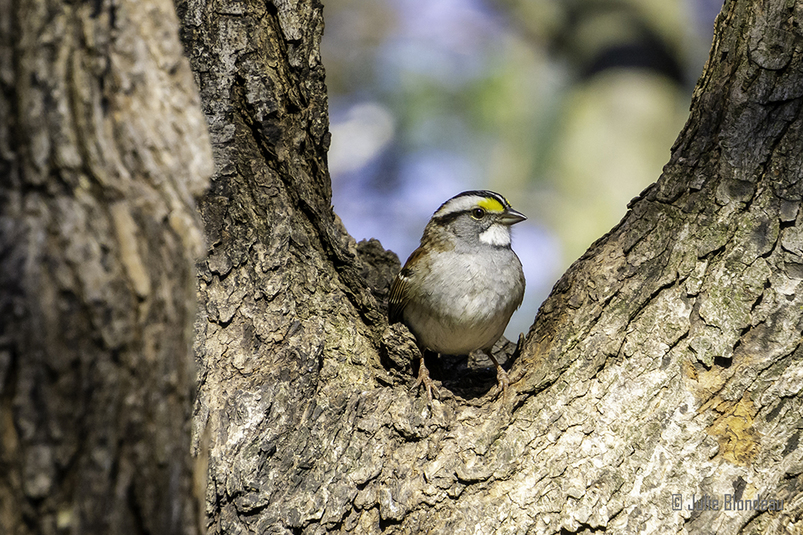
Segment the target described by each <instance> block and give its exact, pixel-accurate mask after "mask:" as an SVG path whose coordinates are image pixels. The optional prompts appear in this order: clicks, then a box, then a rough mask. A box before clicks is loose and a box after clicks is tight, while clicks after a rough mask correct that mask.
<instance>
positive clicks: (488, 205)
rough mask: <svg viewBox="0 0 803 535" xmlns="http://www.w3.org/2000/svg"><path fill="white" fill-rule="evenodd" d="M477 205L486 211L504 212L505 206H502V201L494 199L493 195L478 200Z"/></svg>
mask: <svg viewBox="0 0 803 535" xmlns="http://www.w3.org/2000/svg"><path fill="white" fill-rule="evenodd" d="M477 206H479V207H480V208H485V211H486V212H504V211H505V207H504V206H502V203H500V202H499V201H497V200H496V199H494V198H493V197H485V198H484V199H482V200H481V201H480V202H478V203H477Z"/></svg>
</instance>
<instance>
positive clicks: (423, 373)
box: [413, 357, 440, 401]
mask: <svg viewBox="0 0 803 535" xmlns="http://www.w3.org/2000/svg"><path fill="white" fill-rule="evenodd" d="M421 385H424V387H425V388H426V389H427V398H429V400H430V401H432V392H433V391H434V392H435V397H436V398H440V393H439V392H438V387H436V386H435V382H434V381H433V380H432V378H430V376H429V370H428V369H427V367H426V365H425V364H424V357H421V361H420V364H419V366H418V379H416V381H415V384H414V385H413V390H415V389H417V388H418V387H419V386H421Z"/></svg>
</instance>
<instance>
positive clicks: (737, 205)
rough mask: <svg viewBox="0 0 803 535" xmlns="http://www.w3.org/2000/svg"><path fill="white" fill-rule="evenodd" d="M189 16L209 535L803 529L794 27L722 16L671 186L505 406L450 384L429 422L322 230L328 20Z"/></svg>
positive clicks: (768, 13) (521, 373)
mask: <svg viewBox="0 0 803 535" xmlns="http://www.w3.org/2000/svg"><path fill="white" fill-rule="evenodd" d="M178 6H179V14H180V18H181V19H182V25H183V32H184V38H185V44H186V46H187V49H188V53H189V55H190V57H191V63H192V66H193V69H194V71H195V73H196V78H197V80H198V82H199V85H200V89H201V96H202V101H203V106H204V110H205V112H206V115H207V120H208V122H209V124H210V128H211V133H212V139H213V145H214V147H215V151H216V161H217V164H218V173H217V175H216V176H215V177H214V183H213V188H212V190H211V192H210V194H209V195H207V197H206V198H205V199H204V202H203V203H202V207H201V208H202V217H203V219H204V223H205V226H206V235H207V240H208V244H209V245H210V253H209V257H208V259H207V260H206V261H205V262H203V265H202V266H201V272H200V280H199V296H200V301H201V307H202V313H201V315H200V316H199V318H198V321H197V340H196V351H197V358H198V363H199V367H200V385H199V396H198V400H197V405H196V415H195V422H194V424H195V439H194V440H195V444H196V446H199V445H200V446H202V445H203V444H206V443H208V445H209V455H210V457H209V480H208V482H209V487H208V493H207V508H208V509H207V510H208V514H209V518H208V523H209V531H210V533H335V532H339V533H380V532H384V533H419V532H421V533H423V532H427V533H495V532H498V533H559V532H562V531H563V532H576V533H587V532H591V531H609V532H611V533H629V532H647V533H652V532H678V533H704V532H706V533H707V532H714V531H716V532H717V533H740V532H742V533H758V532H763V533H785V532H794V531H796V530H797V531H800V530H801V529H803V522H802V521H801V515H803V492H801V489H803V479H801V478H802V477H803V476H801V472H803V462H801V453H800V449H799V448H798V442H799V440H800V436H801V432H802V431H801V428H803V419H801V416H800V414H801V413H800V410H801V396H803V394H801V386H803V347H801V330H802V328H803V292H801V291H799V290H800V284H801V280H803V210H800V206H801V199H802V198H803V168H802V163H801V154H803V137H802V136H801V128H803V116H801V103H803V40H802V39H801V22H803V4H801V3H800V2H786V1H780V0H753V1H746V0H736V1H729V2H727V3H726V4H725V6H724V8H723V12H722V14H721V15H720V17H719V19H718V21H717V26H716V37H715V42H714V44H713V47H712V49H711V55H710V59H709V62H708V64H707V66H706V69H705V72H704V74H703V76H702V78H701V79H700V81H699V83H698V85H697V87H696V89H695V92H694V98H693V102H692V107H691V115H690V119H689V121H688V123H687V125H686V127H685V128H684V129H683V131H682V132H681V133H680V136H679V138H678V140H677V142H676V143H675V145H674V147H673V148H672V153H671V159H670V161H669V163H668V164H667V166H666V167H665V169H664V173H663V174H662V176H661V177H660V179H659V180H658V181H657V182H656V183H655V184H654V185H653V186H651V187H650V188H648V189H647V190H645V191H644V192H643V193H642V194H641V196H640V197H639V198H637V199H635V200H634V201H633V202H632V204H631V205H630V210H629V211H628V213H627V214H626V216H625V217H624V219H623V220H622V222H621V223H620V224H619V225H618V226H617V227H616V228H614V229H613V230H612V231H611V232H610V233H609V234H608V235H606V236H605V237H603V238H601V239H600V240H599V241H598V242H597V243H595V244H594V245H593V246H592V247H591V248H590V249H589V251H588V252H587V253H586V254H585V255H584V256H583V257H582V258H580V259H579V260H578V261H577V262H576V263H575V264H574V265H573V266H572V267H571V268H570V269H569V270H568V272H567V273H566V274H565V275H564V276H563V277H562V278H561V279H560V281H559V282H558V283H557V284H556V286H555V288H554V290H553V292H552V295H551V296H550V297H549V298H548V299H547V301H546V302H545V303H544V305H543V306H542V308H541V311H540V313H539V315H538V317H537V318H536V320H535V324H534V325H533V327H532V329H531V330H530V332H529V333H528V335H527V336H526V339H524V340H523V341H522V342H521V343H520V344H519V346H518V350H517V353H516V354H515V355H514V359H513V360H514V363H513V365H512V375H513V376H518V381H517V382H516V383H515V384H514V386H513V391H514V396H513V400H512V401H510V402H505V401H503V400H501V399H491V398H490V396H484V395H483V393H484V392H485V391H487V390H488V389H489V388H490V387H491V386H492V384H493V374H492V372H491V373H486V374H483V373H481V372H482V370H473V371H469V372H468V373H466V364H465V362H464V361H459V360H458V361H454V362H456V363H454V362H453V363H452V364H449V366H451V369H444V370H442V371H441V374H442V378H443V379H444V382H445V388H443V389H442V392H443V394H444V396H443V397H442V399H441V400H440V401H434V402H433V403H432V404H431V406H429V405H428V404H427V402H426V399H425V396H421V395H420V394H419V393H417V392H413V391H411V390H410V389H409V387H410V385H411V383H412V377H411V374H410V370H409V368H410V365H409V362H410V361H411V360H412V359H413V357H414V354H415V348H414V345H413V344H412V342H411V339H410V336H409V334H408V333H406V330H405V329H403V328H401V327H398V326H394V327H392V328H389V327H388V326H387V324H386V322H385V320H384V319H383V304H382V301H383V298H384V296H385V293H384V292H385V291H386V285H387V283H388V282H389V279H390V276H391V275H392V272H393V270H394V268H395V269H397V268H398V263H397V260H396V259H395V258H394V257H392V255H390V254H389V253H386V252H385V251H383V250H382V249H381V247H379V246H378V245H377V244H376V243H375V242H369V243H363V244H359V245H356V244H355V243H354V242H353V240H351V239H350V238H349V237H348V235H347V234H346V232H345V230H344V229H342V228H341V227H340V226H339V225H338V221H337V218H336V217H335V215H334V214H333V213H332V210H331V208H330V186H329V182H328V177H327V171H326V158H325V155H326V148H327V143H328V137H327V116H326V95H325V86H324V72H323V67H322V65H321V61H320V56H319V40H320V36H321V32H322V28H323V22H322V15H321V5H320V4H319V3H317V2H316V1H314V0H299V1H298V2H266V3H262V2H254V1H240V2H226V1H208V0H193V1H187V0H182V1H180V2H179V3H178ZM369 288H370V290H369ZM506 349H507V350H508V352H509V351H510V347H509V346H508V347H507V348H506ZM673 494H678V495H680V496H681V498H682V499H683V500H684V503H683V509H682V510H674V509H673V497H672V495H673ZM693 494H694V495H696V496H697V498H700V497H701V496H703V495H706V496H708V497H709V498H710V499H709V501H708V502H706V503H707V504H708V507H709V509H708V510H689V509H688V508H687V506H688V505H690V500H691V498H692V495H693ZM726 495H727V496H729V497H730V499H731V500H739V504H741V505H745V503H746V502H745V501H744V500H747V499H754V498H757V496H759V495H761V496H763V497H765V498H771V499H776V500H783V511H781V512H774V511H766V510H764V511H746V510H725V499H726ZM714 499H716V500H717V502H716V505H717V506H718V510H716V509H714V508H713V507H714V505H715V504H714V503H713V501H712V500H714ZM675 504H676V503H675ZM757 504H758V502H757ZM731 505H733V503H732V504H731ZM751 505H752V502H751ZM759 505H761V504H759Z"/></svg>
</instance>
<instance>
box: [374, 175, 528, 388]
mask: <svg viewBox="0 0 803 535" xmlns="http://www.w3.org/2000/svg"><path fill="white" fill-rule="evenodd" d="M525 219H527V218H526V217H525V216H524V215H523V214H521V213H519V212H517V211H516V210H514V209H513V208H511V207H510V203H509V202H508V201H507V199H505V198H504V197H502V196H501V195H499V194H498V193H494V192H492V191H465V192H463V193H460V194H459V195H456V196H454V197H452V198H451V199H449V200H448V201H446V202H445V203H443V204H442V205H441V207H440V208H438V210H437V211H436V212H435V213H434V214H433V215H432V219H430V220H429V223H427V226H426V228H425V229H424V235H423V236H422V237H421V245H419V247H418V249H416V250H415V251H413V253H412V254H411V255H410V258H408V259H407V262H405V264H404V267H403V268H402V269H401V272H400V273H399V274H398V275H397V276H396V278H395V279H394V281H393V284H392V285H391V287H390V300H389V305H388V316H389V319H390V322H391V323H395V322H397V321H401V322H402V323H404V324H405V325H407V327H408V328H409V329H410V331H411V332H412V333H413V335H414V336H415V338H416V341H417V343H418V347H419V349H420V350H421V357H420V360H419V368H418V380H417V381H416V383H415V387H418V386H420V385H422V384H423V385H424V386H425V387H426V389H427V396H429V399H432V390H433V388H434V385H433V384H432V379H430V377H429V371H428V370H427V367H426V366H425V364H424V350H425V349H429V350H430V351H434V352H436V353H442V354H445V355H467V354H469V353H471V352H472V351H475V350H477V349H480V350H482V351H483V352H484V353H485V354H487V355H488V356H489V357H490V358H491V360H492V361H493V363H494V365H495V366H496V380H497V383H498V385H499V387H500V388H501V389H502V391H503V392H505V391H506V390H507V387H508V385H509V384H510V381H509V379H508V376H507V373H506V372H505V370H504V369H503V368H502V366H501V365H500V364H499V362H498V361H497V360H496V358H494V356H493V355H492V354H491V347H492V346H493V345H494V343H496V341H497V340H498V339H499V338H500V337H501V336H502V333H503V332H504V330H505V327H507V323H508V321H510V316H511V315H512V314H513V312H514V311H515V310H516V309H517V308H518V307H519V305H521V301H522V299H523V297H524V273H523V272H522V270H521V262H520V261H519V258H518V256H516V253H514V252H513V249H511V247H510V226H511V225H513V224H515V223H518V222H520V221H524V220H525ZM435 392H436V394H437V389H435Z"/></svg>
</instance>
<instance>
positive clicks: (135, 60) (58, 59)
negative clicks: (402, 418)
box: [0, 0, 213, 534]
mask: <svg viewBox="0 0 803 535" xmlns="http://www.w3.org/2000/svg"><path fill="white" fill-rule="evenodd" d="M0 12H2V13H3V15H2V17H0V91H1V92H0V175H1V176H2V188H1V189H0V532H2V533H4V534H27V533H45V534H49V533H126V534H135V533H197V532H198V531H199V526H200V524H199V509H200V507H199V505H200V501H199V500H197V499H194V498H193V479H192V476H193V474H192V465H191V460H190V456H189V445H190V440H189V421H190V415H191V407H192V395H193V379H194V375H195V370H194V366H193V360H192V356H191V352H190V351H191V336H192V320H193V317H194V313H195V303H194V299H195V296H194V280H195V276H194V270H193V265H194V262H195V259H196V258H198V255H199V254H200V253H202V252H203V247H202V233H201V232H200V224H199V221H198V218H197V215H196V210H195V199H194V197H195V196H197V195H200V193H202V192H203V191H204V189H205V187H206V186H207V184H208V178H209V176H210V175H211V173H212V170H213V169H212V163H213V162H212V154H211V150H210V144H209V137H208V135H207V133H206V124H205V121H204V117H203V114H202V113H201V112H200V107H199V99H198V94H197V90H196V89H195V87H194V84H193V79H192V73H191V71H190V69H189V64H188V62H187V60H186V58H185V57H184V56H183V50H182V47H181V43H180V40H179V38H178V20H177V18H176V15H175V7H174V6H173V4H172V3H170V2H169V1H165V0H120V1H103V0H100V1H97V2H62V1H59V0H36V1H13V0H0ZM201 485H202V486H203V482H202V481H201Z"/></svg>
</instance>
